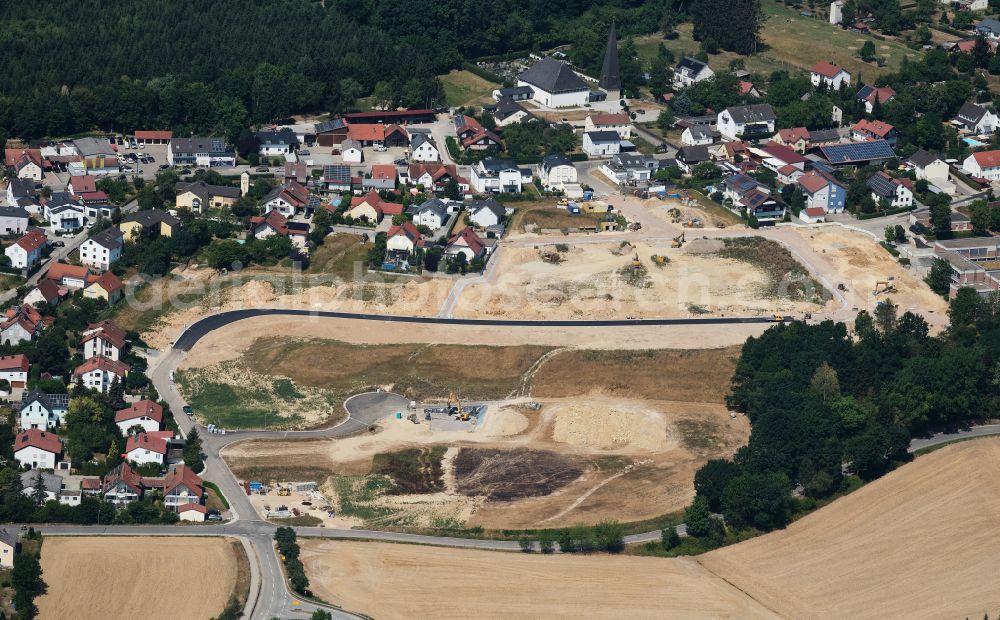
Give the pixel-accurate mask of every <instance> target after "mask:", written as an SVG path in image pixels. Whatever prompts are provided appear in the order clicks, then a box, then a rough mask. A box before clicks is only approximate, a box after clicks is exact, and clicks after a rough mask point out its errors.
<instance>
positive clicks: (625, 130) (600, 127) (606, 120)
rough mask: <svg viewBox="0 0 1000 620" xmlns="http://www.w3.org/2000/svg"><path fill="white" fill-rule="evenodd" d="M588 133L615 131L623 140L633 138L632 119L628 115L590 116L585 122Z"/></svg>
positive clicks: (584, 127) (584, 126)
mask: <svg viewBox="0 0 1000 620" xmlns="http://www.w3.org/2000/svg"><path fill="white" fill-rule="evenodd" d="M583 130H584V131H585V132H586V131H613V132H615V133H617V134H618V136H619V137H620V138H621V139H622V140H628V139H629V138H631V137H632V119H631V118H629V115H628V114H590V115H588V116H587V118H586V120H584V121H583Z"/></svg>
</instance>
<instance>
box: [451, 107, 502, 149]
mask: <svg viewBox="0 0 1000 620" xmlns="http://www.w3.org/2000/svg"><path fill="white" fill-rule="evenodd" d="M455 135H456V136H457V137H458V142H459V144H461V145H462V148H465V149H470V150H473V151H485V150H486V149H488V148H491V147H495V146H499V145H500V136H498V135H496V134H495V133H493V132H492V131H490V130H488V129H484V128H483V126H482V125H480V124H479V121H477V120H476V119H474V118H472V117H471V116H465V115H464V114H459V115H458V116H456V117H455Z"/></svg>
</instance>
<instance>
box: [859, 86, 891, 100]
mask: <svg viewBox="0 0 1000 620" xmlns="http://www.w3.org/2000/svg"><path fill="white" fill-rule="evenodd" d="M895 96H896V91H894V90H893V89H891V88H889V87H888V86H883V87H881V88H876V89H873V90H872V92H870V93H868V96H867V97H865V101H867V102H869V103H875V99H876V98H878V101H879V103H885V102H886V101H889V100H890V99H892V98H893V97H895Z"/></svg>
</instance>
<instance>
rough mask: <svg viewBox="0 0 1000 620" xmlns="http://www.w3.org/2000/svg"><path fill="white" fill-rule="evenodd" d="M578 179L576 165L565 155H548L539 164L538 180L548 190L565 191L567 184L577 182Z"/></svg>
mask: <svg viewBox="0 0 1000 620" xmlns="http://www.w3.org/2000/svg"><path fill="white" fill-rule="evenodd" d="M577 179H578V176H577V172H576V166H574V165H573V162H572V160H570V158H569V157H566V156H565V155H558V154H553V155H546V156H545V157H543V158H542V163H540V164H538V180H539V181H541V183H542V188H544V189H545V190H546V191H550V192H551V191H563V189H564V187H565V186H566V185H567V184H575V183H576V182H577Z"/></svg>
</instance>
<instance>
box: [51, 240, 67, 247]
mask: <svg viewBox="0 0 1000 620" xmlns="http://www.w3.org/2000/svg"><path fill="white" fill-rule="evenodd" d="M52 247H54V248H64V247H66V244H65V243H64V242H62V241H53V242H52Z"/></svg>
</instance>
